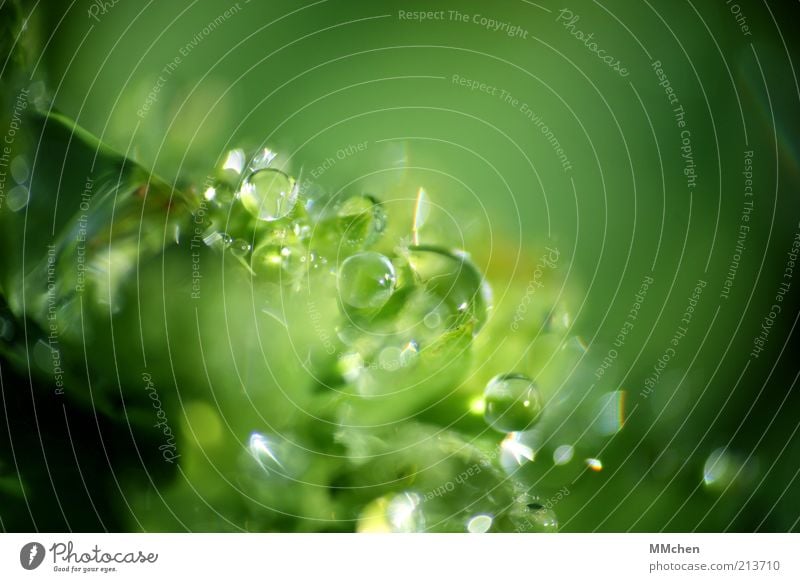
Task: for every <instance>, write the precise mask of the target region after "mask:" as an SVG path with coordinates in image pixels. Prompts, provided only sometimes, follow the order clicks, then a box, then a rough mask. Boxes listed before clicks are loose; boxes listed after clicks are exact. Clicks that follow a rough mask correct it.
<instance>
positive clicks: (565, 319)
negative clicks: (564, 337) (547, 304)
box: [544, 304, 574, 334]
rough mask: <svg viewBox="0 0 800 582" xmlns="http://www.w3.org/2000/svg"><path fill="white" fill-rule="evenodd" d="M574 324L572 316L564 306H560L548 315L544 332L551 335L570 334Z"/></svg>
mask: <svg viewBox="0 0 800 582" xmlns="http://www.w3.org/2000/svg"><path fill="white" fill-rule="evenodd" d="M573 323H574V321H573V319H572V314H571V313H570V312H569V311H567V308H566V307H565V306H564V305H563V304H558V305H556V306H555V307H553V309H552V310H551V311H550V313H549V314H548V317H547V320H546V321H545V324H544V330H545V331H546V332H549V333H559V334H561V333H569V331H570V329H572V325H573Z"/></svg>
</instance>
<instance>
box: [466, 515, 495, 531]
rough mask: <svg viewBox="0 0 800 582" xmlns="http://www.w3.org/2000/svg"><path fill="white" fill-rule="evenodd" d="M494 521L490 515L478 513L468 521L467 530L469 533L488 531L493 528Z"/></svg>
mask: <svg viewBox="0 0 800 582" xmlns="http://www.w3.org/2000/svg"><path fill="white" fill-rule="evenodd" d="M493 521H494V520H493V519H492V516H490V515H484V514H481V515H476V516H475V517H473V518H472V519H470V520H469V522H467V531H468V532H469V533H486V532H487V531H489V530H490V529H491V528H492V522H493Z"/></svg>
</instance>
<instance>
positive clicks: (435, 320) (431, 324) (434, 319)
mask: <svg viewBox="0 0 800 582" xmlns="http://www.w3.org/2000/svg"><path fill="white" fill-rule="evenodd" d="M422 322H423V323H424V324H425V326H426V327H427V328H428V329H437V328H438V327H439V326H440V325H441V324H442V316H441V315H439V313H438V312H437V311H431V312H429V313H427V314H425V317H424V318H423V319H422Z"/></svg>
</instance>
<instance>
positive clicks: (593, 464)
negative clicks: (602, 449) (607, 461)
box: [586, 459, 603, 473]
mask: <svg viewBox="0 0 800 582" xmlns="http://www.w3.org/2000/svg"><path fill="white" fill-rule="evenodd" d="M586 466H587V467H589V469H591V470H592V471H596V472H598V473H599V472H600V471H602V470H603V463H602V462H601V461H600V459H586Z"/></svg>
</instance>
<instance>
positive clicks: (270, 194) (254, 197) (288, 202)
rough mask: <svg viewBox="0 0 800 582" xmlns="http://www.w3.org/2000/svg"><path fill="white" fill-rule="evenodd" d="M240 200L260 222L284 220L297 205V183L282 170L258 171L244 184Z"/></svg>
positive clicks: (240, 192)
mask: <svg viewBox="0 0 800 582" xmlns="http://www.w3.org/2000/svg"><path fill="white" fill-rule="evenodd" d="M239 200H240V201H241V202H242V205H243V206H244V207H245V209H246V210H247V211H248V212H249V213H250V214H252V215H253V216H255V217H256V218H257V219H258V220H263V221H266V222H272V221H275V220H278V219H280V218H283V217H284V216H286V215H287V214H289V213H290V212H291V211H292V209H293V208H294V206H295V204H296V203H297V183H296V182H295V181H294V179H292V178H290V177H289V176H287V175H286V174H284V173H283V172H281V171H280V170H272V169H269V168H267V169H264V170H257V171H255V172H253V173H252V174H250V175H249V176H248V177H247V179H246V180H245V181H244V183H243V184H242V188H241V190H240V191H239Z"/></svg>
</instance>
